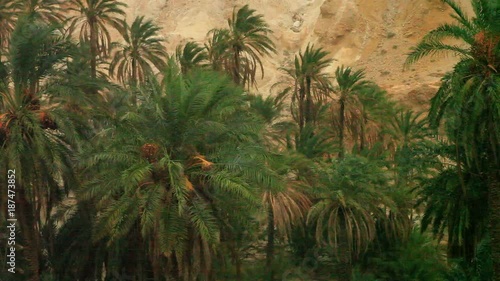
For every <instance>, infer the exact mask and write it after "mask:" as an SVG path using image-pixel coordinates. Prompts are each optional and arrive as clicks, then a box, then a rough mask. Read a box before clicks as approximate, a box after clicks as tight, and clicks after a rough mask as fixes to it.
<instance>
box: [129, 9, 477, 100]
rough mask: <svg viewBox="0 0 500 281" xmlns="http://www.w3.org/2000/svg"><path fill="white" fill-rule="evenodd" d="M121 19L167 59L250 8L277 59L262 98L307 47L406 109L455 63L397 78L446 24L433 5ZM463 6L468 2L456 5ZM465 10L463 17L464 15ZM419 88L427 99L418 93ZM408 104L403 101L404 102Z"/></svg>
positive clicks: (161, 12)
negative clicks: (144, 25)
mask: <svg viewBox="0 0 500 281" xmlns="http://www.w3.org/2000/svg"><path fill="white" fill-rule="evenodd" d="M124 2H125V3H126V4H127V5H128V8H127V19H128V20H129V21H132V20H133V18H134V17H135V16H138V15H145V16H146V17H147V18H149V19H152V20H154V21H155V22H156V23H157V24H159V25H160V26H161V27H162V28H163V30H162V32H163V36H164V37H165V39H166V45H167V47H168V49H169V51H170V52H173V51H174V50H175V46H177V44H179V43H183V42H185V41H186V40H195V41H199V42H204V41H205V39H206V38H205V37H206V34H207V32H208V31H209V30H211V29H212V28H216V27H223V26H225V25H226V24H227V22H226V20H227V18H228V17H229V16H230V15H231V12H232V10H233V8H234V7H235V6H237V7H238V6H242V5H244V4H249V5H250V7H252V8H254V9H256V10H257V11H258V12H259V13H262V14H263V15H264V17H265V19H266V20H267V21H268V23H269V25H270V26H271V29H272V30H273V31H274V34H273V39H274V41H275V42H276V45H277V49H278V54H277V55H276V56H275V57H273V58H272V59H266V60H265V72H266V75H265V78H264V79H263V80H261V81H259V91H260V92H261V93H262V94H268V93H269V89H270V88H271V86H272V85H273V84H274V83H276V82H278V81H279V80H280V79H281V77H282V73H281V72H280V71H278V70H277V69H278V68H279V67H283V66H286V65H287V64H289V63H290V62H291V61H292V60H293V56H294V55H295V54H296V53H297V52H298V51H299V50H301V49H303V48H305V47H306V46H307V44H308V43H314V44H316V45H318V46H322V47H324V48H325V49H327V50H328V51H330V52H331V53H332V57H333V58H334V59H335V60H336V61H335V63H334V64H333V65H332V67H331V69H330V70H329V71H330V72H331V73H333V71H334V69H335V68H336V66H337V65H339V64H344V65H348V66H352V67H355V68H364V69H366V72H367V77H368V78H370V79H373V80H375V81H376V82H377V83H378V84H379V85H381V86H383V87H384V88H386V89H387V90H388V91H389V93H391V94H392V95H393V96H394V97H395V98H397V99H399V100H402V101H405V102H407V103H409V104H410V105H415V104H412V99H413V98H412V97H409V96H414V95H424V96H423V97H418V100H420V101H421V100H424V101H425V100H426V99H427V98H428V97H429V96H431V95H432V94H433V93H432V91H429V90H428V89H429V87H431V88H435V87H436V85H437V83H438V82H439V79H440V77H441V76H442V74H443V73H444V72H446V71H448V70H450V69H451V67H452V65H453V63H454V62H455V58H453V57H448V58H438V59H434V58H431V59H426V60H424V61H422V62H421V63H418V64H416V65H414V66H412V67H411V68H409V69H407V70H405V71H403V63H404V60H405V58H406V54H407V53H408V52H409V50H410V47H412V46H414V45H415V44H416V43H417V42H418V41H419V40H420V39H421V38H422V36H423V35H424V34H425V33H427V32H428V31H429V30H431V29H433V28H435V27H436V26H438V25H439V24H441V23H444V22H448V21H450V20H451V18H450V17H449V14H450V10H449V9H447V8H446V6H445V5H444V4H443V3H442V2H441V1H440V0H247V1H242V0H124ZM459 2H462V4H465V3H466V2H467V0H461V1H459ZM469 10H470V9H469ZM421 88H425V89H427V90H426V91H418V89H421ZM408 97H409V98H408Z"/></svg>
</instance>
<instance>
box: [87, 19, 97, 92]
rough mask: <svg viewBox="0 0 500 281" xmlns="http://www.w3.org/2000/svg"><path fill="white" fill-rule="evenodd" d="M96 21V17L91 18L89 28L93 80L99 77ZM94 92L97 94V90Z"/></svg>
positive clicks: (91, 75)
mask: <svg viewBox="0 0 500 281" xmlns="http://www.w3.org/2000/svg"><path fill="white" fill-rule="evenodd" d="M96 27H97V24H96V21H95V19H90V20H89V28H90V77H91V78H92V80H95V79H96V78H97V56H98V55H99V54H98V48H97V40H98V38H97V32H96ZM91 93H92V94H97V92H96V91H95V90H92V91H91Z"/></svg>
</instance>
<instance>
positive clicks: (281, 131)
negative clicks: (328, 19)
mask: <svg viewBox="0 0 500 281" xmlns="http://www.w3.org/2000/svg"><path fill="white" fill-rule="evenodd" d="M445 2H446V3H448V4H449V6H451V8H452V10H453V12H454V18H455V23H453V24H445V25H443V26H441V27H439V28H437V29H436V30H434V31H432V32H430V33H429V34H428V35H427V36H425V37H424V38H423V40H422V42H421V43H420V44H418V45H417V46H416V48H415V49H413V51H412V53H410V54H409V56H408V60H407V63H408V64H410V63H415V62H416V61H417V60H419V59H421V58H422V57H424V56H427V55H432V54H438V53H441V52H444V51H450V52H452V53H453V52H454V53H456V54H458V55H459V62H458V63H457V64H456V66H455V67H454V69H453V71H451V72H449V73H448V74H446V75H445V76H444V77H443V79H442V83H441V87H440V89H439V91H438V92H437V93H436V95H435V97H434V98H433V99H432V101H431V103H430V110H429V114H427V116H426V114H424V113H415V112H414V111H412V110H411V109H408V108H405V107H404V106H402V105H400V104H398V103H397V102H396V101H393V100H391V99H390V98H389V97H388V95H387V93H386V92H385V91H384V90H382V88H381V87H379V86H377V85H376V84H375V83H374V82H372V81H370V80H368V79H367V78H366V77H368V75H366V76H365V71H364V70H353V69H352V68H351V67H348V66H339V67H338V68H337V70H336V71H335V72H334V73H330V72H329V70H330V69H331V67H332V62H333V59H331V58H330V53H329V52H328V51H326V50H325V49H323V48H322V47H319V46H314V45H312V44H308V45H307V47H306V48H305V50H303V51H299V52H298V53H297V54H296V55H295V56H293V55H291V56H290V57H289V59H290V64H288V65H287V64H286V63H285V64H284V66H283V67H281V68H280V70H284V74H285V75H284V76H285V77H284V79H283V81H282V82H280V83H276V84H275V86H274V87H273V88H272V89H271V90H272V91H273V92H274V91H275V90H276V92H275V93H271V94H269V93H262V95H261V94H259V93H255V92H254V91H255V90H257V88H256V87H252V86H253V85H256V82H257V80H258V75H257V74H258V73H259V72H262V76H264V72H263V69H264V63H263V59H264V57H266V56H269V55H272V54H274V53H275V52H276V49H275V45H274V43H273V42H272V39H271V36H272V32H271V29H270V27H269V25H268V24H267V23H266V21H265V20H264V17H263V16H262V15H260V14H259V13H258V12H257V11H256V10H253V9H251V8H250V7H249V6H248V5H245V6H243V7H241V8H239V9H236V8H235V9H234V11H233V13H232V15H231V18H230V19H229V20H228V26H227V28H218V29H212V30H211V31H210V32H209V33H208V34H207V38H206V41H205V42H194V41H184V42H185V43H184V44H182V45H179V46H178V47H177V48H176V49H174V50H167V48H166V47H165V46H164V44H166V42H165V41H164V40H163V37H162V36H161V35H162V30H160V28H159V27H158V26H157V25H156V24H155V23H154V22H153V21H152V20H146V19H145V18H144V17H142V16H138V17H136V18H134V19H126V18H125V10H124V9H125V8H126V6H125V4H123V3H121V2H119V1H115V0H73V1H69V2H68V1H67V2H64V1H58V0H29V1H11V0H0V44H1V48H2V51H1V56H0V57H1V61H0V94H1V95H0V173H1V174H2V175H5V176H2V177H7V175H8V174H9V172H8V170H12V169H15V171H16V172H15V173H16V180H15V182H14V186H15V188H13V187H12V186H13V185H12V183H13V181H12V179H10V178H9V180H7V181H6V180H2V181H0V188H1V189H2V191H3V192H2V193H1V195H0V209H1V211H0V217H1V218H3V220H1V221H0V222H1V224H2V227H4V229H6V228H5V227H7V225H8V224H9V223H10V222H8V221H7V220H6V219H7V218H8V217H9V216H11V217H12V215H10V214H9V212H12V208H13V206H15V217H16V219H17V224H16V228H17V229H16V230H17V232H16V236H17V237H16V244H15V245H10V244H8V243H10V241H11V239H10V240H9V239H8V238H9V237H8V235H0V244H2V245H9V246H12V247H13V248H9V247H0V253H1V254H0V256H2V257H4V258H0V260H2V263H3V264H4V267H3V268H4V269H5V268H7V266H9V263H8V260H7V258H8V256H7V255H8V253H9V252H12V251H13V250H12V249H15V251H16V268H15V270H16V272H15V274H14V275H13V274H12V273H11V272H10V270H9V271H7V270H3V271H2V272H0V279H2V280H12V281H24V280H35V281H53V280H57V281H74V280H101V281H110V280H136V281H146V280H155V281H167V280H182V281H195V280H200V281H201V280H203V281H215V280H252V281H253V280H266V281H276V280H289V279H290V278H295V279H297V280H339V281H344V280H347V281H350V280H364V281H366V280H375V278H376V280H387V281H392V280H426V281H427V280H450V281H451V280H454V281H456V280H496V279H494V278H495V277H493V276H494V274H497V275H496V276H497V277H496V278H497V279H498V276H499V275H498V273H495V270H496V271H497V272H500V269H499V268H498V265H499V263H498V261H499V260H500V257H499V256H498V255H499V253H500V251H499V247H500V244H499V243H498V241H500V238H498V235H499V234H500V232H499V231H500V230H499V228H498V227H496V226H498V225H500V222H499V217H498V214H500V211H498V210H499V209H498V206H499V205H498V202H500V195H499V192H498V191H499V184H498V183H499V175H498V167H499V162H498V161H499V158H500V157H499V155H498V149H499V143H498V140H499V130H498V121H499V119H500V117H499V114H500V110H499V106H498V105H499V104H500V103H499V100H498V97H499V95H498V93H499V92H500V89H499V86H498V85H499V82H500V80H499V78H500V76H499V75H498V71H497V70H498V69H500V68H499V67H500V55H499V46H498V45H499V41H500V40H498V38H500V36H499V34H500V29H499V28H498V26H500V25H498V24H497V23H498V19H497V17H498V15H499V13H498V8H499V6H495V5H493V4H494V1H486V0H484V1H483V0H472V3H473V8H474V12H475V15H474V17H470V18H469V17H467V16H466V15H465V14H464V13H463V11H462V10H461V8H460V7H459V6H458V5H457V4H456V3H455V2H453V1H451V0H445ZM112 28H114V29H116V31H118V32H112V31H111V29H112ZM115 33H116V36H117V38H115V37H114V35H113V36H111V34H115ZM449 38H452V39H458V43H457V44H456V45H453V44H455V43H453V44H450V43H449V42H457V41H456V40H455V41H448V40H447V39H449ZM169 52H170V53H169ZM284 53H286V52H284ZM294 58H295V59H294ZM367 73H368V72H367ZM114 79H115V80H116V81H114ZM115 82H118V83H115ZM89 93H93V94H95V95H88V94H89ZM351 148H352V149H351ZM339 152H340V153H339ZM10 173H12V172H10ZM9 185H10V186H9ZM14 189H15V194H13V192H12V190H14ZM9 200H10V201H9ZM486 202H488V204H486ZM19 229H20V230H19ZM433 234H434V235H433ZM9 235H12V234H9ZM4 243H5V244H4ZM6 257H7V258H6ZM422 257H424V258H422ZM494 269H495V270H494ZM295 279H294V280H295Z"/></svg>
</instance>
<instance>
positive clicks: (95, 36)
mask: <svg viewBox="0 0 500 281" xmlns="http://www.w3.org/2000/svg"><path fill="white" fill-rule="evenodd" d="M71 3H72V6H71V7H70V8H69V11H73V12H75V13H77V16H75V17H74V18H73V19H72V20H71V25H70V30H71V31H73V30H74V29H77V28H79V37H80V42H82V43H85V44H88V45H89V46H90V69H91V71H90V73H91V77H92V79H95V78H96V77H97V65H98V60H99V59H102V58H105V57H107V56H108V54H109V51H110V48H111V34H110V33H109V30H108V28H109V27H112V28H115V29H118V30H120V27H122V25H121V17H124V16H125V11H124V10H123V9H124V8H125V7H126V6H127V5H126V4H124V3H122V2H120V1H117V0H72V2H71Z"/></svg>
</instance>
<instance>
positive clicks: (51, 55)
mask: <svg viewBox="0 0 500 281" xmlns="http://www.w3.org/2000/svg"><path fill="white" fill-rule="evenodd" d="M56 30H57V29H56V27H54V26H52V25H46V24H44V23H40V22H38V21H34V20H33V19H32V18H22V19H20V20H19V22H18V24H17V25H16V28H15V30H14V32H13V34H12V38H11V45H10V49H9V53H8V58H9V61H10V64H9V73H10V76H9V80H10V82H11V83H12V85H13V87H11V88H6V87H5V88H3V89H2V92H1V96H2V100H3V103H2V104H1V108H0V131H1V132H2V133H3V136H2V137H1V138H0V157H1V164H0V170H1V171H2V173H4V174H7V170H8V169H15V171H16V172H15V173H16V179H17V181H16V196H17V198H16V202H17V203H18V209H16V211H17V210H18V213H17V214H16V216H17V218H18V220H19V224H20V227H21V228H23V229H24V231H23V232H21V236H20V238H21V239H22V240H21V241H22V242H20V243H21V245H22V249H23V250H22V255H23V256H25V257H26V264H21V265H19V267H20V269H22V271H19V272H20V273H19V274H22V276H23V277H24V278H25V280H28V279H29V280H40V273H41V271H42V270H47V269H45V268H44V265H45V263H44V262H43V260H42V258H43V255H42V252H43V251H50V249H47V248H46V247H45V243H43V242H42V237H41V234H40V233H41V232H42V231H43V232H48V233H49V236H48V237H49V238H48V240H49V241H48V243H52V242H53V240H52V239H53V232H52V229H53V225H52V224H53V221H52V218H51V215H52V210H53V209H54V208H56V204H58V203H59V202H60V201H61V200H62V198H63V197H64V194H65V193H67V192H68V191H69V189H70V188H71V187H74V186H75V185H76V184H77V180H76V175H75V170H74V165H73V159H74V154H75V152H76V150H77V149H78V147H79V145H78V143H79V142H80V141H81V139H82V138H81V132H82V129H83V127H84V125H83V123H82V122H81V120H80V119H79V118H78V117H77V116H76V115H74V114H71V113H69V112H67V111H66V110H65V107H64V105H65V104H66V100H67V98H68V92H66V93H63V91H61V89H60V88H59V85H58V82H57V80H59V76H60V75H62V74H61V73H60V72H59V71H61V70H62V71H64V66H63V64H62V63H63V62H64V61H65V60H66V59H67V58H68V50H69V49H70V48H72V46H73V45H72V44H71V42H69V41H68V40H67V38H64V37H62V36H60V35H58V34H57V32H55V31H56ZM56 66H59V67H58V68H56ZM61 66H62V67H61ZM70 93H71V94H72V95H77V94H78V92H70ZM2 184H3V183H2ZM6 189H7V187H6V186H5V185H2V190H6ZM4 199H5V198H4V197H3V196H2V200H4ZM3 212H5V209H3V210H2V213H3ZM3 215H4V216H3V217H6V216H5V214H4V213H3ZM21 272H22V273H21Z"/></svg>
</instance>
